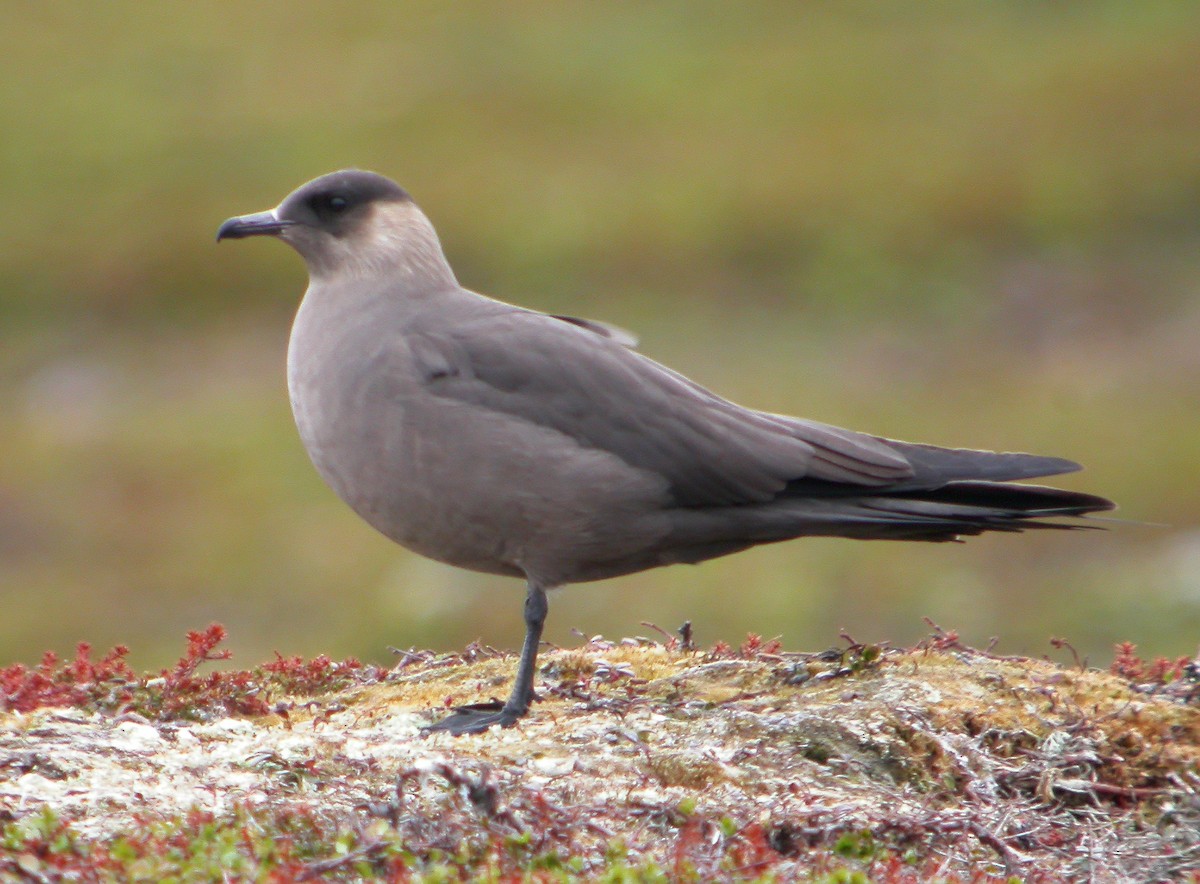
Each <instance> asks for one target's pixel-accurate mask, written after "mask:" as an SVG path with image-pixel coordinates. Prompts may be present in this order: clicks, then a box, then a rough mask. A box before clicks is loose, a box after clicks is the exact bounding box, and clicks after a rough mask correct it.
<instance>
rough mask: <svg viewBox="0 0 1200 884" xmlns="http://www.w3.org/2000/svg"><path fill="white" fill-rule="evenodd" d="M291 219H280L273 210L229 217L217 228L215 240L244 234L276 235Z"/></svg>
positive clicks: (239, 237)
mask: <svg viewBox="0 0 1200 884" xmlns="http://www.w3.org/2000/svg"><path fill="white" fill-rule="evenodd" d="M294 223H295V222H293V221H281V220H280V219H279V218H277V217H276V216H275V213H274V212H255V213H254V214H253V215H239V216H238V217H236V218H230V219H229V220H228V221H226V222H225V223H224V224H222V225H221V226H220V227H219V228H217V242H220V241H221V240H223V239H242V238H243V237H246V236H278V235H279V234H280V233H282V232H283V230H284V229H285V228H287V227H291V226H292V224H294Z"/></svg>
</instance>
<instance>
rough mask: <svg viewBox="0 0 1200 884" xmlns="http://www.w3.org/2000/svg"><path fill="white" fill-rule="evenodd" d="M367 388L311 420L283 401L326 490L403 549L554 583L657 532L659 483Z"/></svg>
mask: <svg viewBox="0 0 1200 884" xmlns="http://www.w3.org/2000/svg"><path fill="white" fill-rule="evenodd" d="M371 389H372V388H371V387H370V385H367V386H365V387H363V388H362V390H361V391H359V392H358V393H355V394H353V395H350V394H347V393H346V391H343V393H342V395H341V396H339V397H338V400H337V401H327V402H325V403H324V404H323V405H322V411H323V418H322V419H321V420H313V419H312V417H313V416H312V413H311V409H310V408H306V407H296V397H295V396H293V405H294V410H295V415H296V422H297V426H298V428H299V430H300V435H301V438H302V439H303V441H304V444H305V447H306V448H307V450H308V453H309V456H310V457H311V458H312V461H313V463H314V464H315V466H316V467H317V470H318V471H319V472H320V474H321V475H322V477H323V478H324V479H325V481H326V482H327V483H328V484H329V485H330V487H332V488H333V490H334V491H335V492H337V494H338V495H339V496H340V497H341V498H342V499H343V500H344V501H345V502H346V503H347V504H349V505H350V506H351V507H352V508H353V509H354V510H355V511H356V512H357V513H358V514H359V515H360V516H361V517H362V518H363V519H365V520H366V521H367V522H368V523H370V524H371V525H372V526H373V527H374V528H376V529H377V530H378V531H380V532H381V533H383V534H384V535H386V536H387V537H389V538H391V539H392V540H394V541H396V542H397V543H399V544H401V545H402V546H405V547H406V548H408V549H411V550H413V551H414V552H417V553H420V554H422V555H424V556H427V557H429V558H432V559H436V560H438V561H442V562H446V563H448V564H452V565H457V566H460V567H464V568H469V569H472V570H476V571H484V572H489V573H497V574H509V575H514V576H520V575H524V576H529V577H533V576H536V577H537V578H538V579H541V580H543V581H544V582H547V583H565V582H571V581H574V580H585V579H592V578H590V577H589V576H587V575H588V574H589V573H590V572H591V570H594V569H595V568H596V567H597V563H599V562H612V561H614V560H622V559H624V558H628V557H630V556H636V555H637V554H638V551H639V550H641V549H644V548H646V547H647V546H649V545H651V544H652V543H653V542H654V541H656V540H657V539H659V537H661V536H662V534H664V533H665V531H666V530H667V526H666V524H665V519H662V518H661V517H659V518H656V516H657V514H658V511H659V508H660V504H661V502H662V500H663V499H664V498H665V490H664V489H663V488H662V487H661V481H660V480H658V479H657V478H654V477H650V476H648V475H647V474H645V473H644V472H643V471H641V470H636V469H633V468H631V467H629V466H628V465H627V464H625V463H624V462H622V461H620V460H619V459H618V458H616V457H615V456H613V455H611V454H608V453H606V452H601V451H597V450H591V449H585V448H581V447H580V446H579V445H578V444H577V443H575V442H574V441H573V440H570V439H567V438H566V437H564V436H562V435H561V434H559V433H557V432H555V431H553V430H549V429H547V428H543V427H538V426H535V425H533V424H529V423H526V422H523V421H520V420H518V419H516V418H512V417H510V416H507V415H504V414H499V413H495V412H490V411H487V410H485V409H480V408H478V407H476V406H471V405H466V404H463V403H458V402H454V401H453V400H446V399H442V398H441V397H438V396H435V395H432V394H430V393H428V392H423V391H405V392H400V393H398V392H397V391H390V393H389V395H387V396H375V395H373V394H372V392H371ZM312 399H313V397H311V396H308V397H304V400H302V401H303V402H304V403H305V404H306V405H311V404H312ZM331 415H335V417H333V419H331V417H330V416H331Z"/></svg>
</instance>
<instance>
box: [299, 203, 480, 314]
mask: <svg viewBox="0 0 1200 884" xmlns="http://www.w3.org/2000/svg"><path fill="white" fill-rule="evenodd" d="M375 212H376V213H378V214H381V215H383V216H384V217H382V218H378V219H377V220H376V222H375V223H372V224H370V225H368V227H367V229H369V230H370V231H371V235H370V236H369V237H367V238H362V237H356V238H354V240H353V241H352V242H349V241H348V242H346V243H345V247H344V248H335V249H334V250H332V251H328V253H326V254H322V255H320V256H317V257H315V258H313V257H310V258H308V259H307V263H308V273H309V276H310V277H311V278H312V280H313V281H314V282H318V281H320V282H334V281H338V282H341V281H344V280H350V279H362V278H368V277H386V278H388V279H390V280H392V281H395V282H399V283H401V284H403V285H404V286H405V288H406V289H409V290H411V291H414V292H433V291H440V290H443V289H445V288H446V287H448V286H451V287H453V286H457V284H458V282H457V280H456V279H455V277H454V271H453V270H451V269H450V264H449V262H447V261H446V256H445V254H444V253H443V252H442V244H441V243H440V242H439V241H438V236H437V232H436V231H435V230H434V229H433V225H432V224H430V223H429V219H428V218H426V217H425V214H424V213H423V212H422V211H421V210H420V209H419V208H417V207H416V206H415V205H414V204H412V203H411V202H397V203H388V204H384V205H380V206H377V207H376V208H375Z"/></svg>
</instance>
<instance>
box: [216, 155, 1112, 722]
mask: <svg viewBox="0 0 1200 884" xmlns="http://www.w3.org/2000/svg"><path fill="white" fill-rule="evenodd" d="M259 234H266V235H274V236H278V237H279V238H280V239H283V240H284V241H286V242H287V243H289V244H290V245H292V246H293V247H294V248H295V249H296V250H297V251H298V252H299V253H300V254H301V256H302V257H303V258H304V259H305V262H306V263H307V265H308V270H309V275H310V284H309V288H308V291H307V293H306V294H305V296H304V300H303V302H302V303H301V305H300V309H299V311H298V313H297V315H296V321H295V324H294V326H293V328H292V337H291V342H290V346H289V349H288V387H289V390H290V394H291V400H292V409H293V412H294V413H295V417H296V423H297V426H298V428H299V430H300V435H301V438H302V439H303V441H304V445H305V447H306V448H307V450H308V452H309V454H310V456H311V457H312V460H313V463H314V464H315V465H316V467H317V470H318V471H319V472H320V473H321V475H322V477H323V478H324V479H325V481H326V482H327V483H328V484H329V485H330V486H331V487H332V488H333V489H334V491H336V492H337V494H338V495H339V496H340V497H341V498H342V499H343V500H344V501H346V503H348V504H349V505H350V506H351V507H353V509H354V510H355V511H356V512H357V513H358V514H359V515H360V516H362V517H363V518H364V519H365V520H366V521H367V522H368V523H370V524H371V525H373V526H374V527H375V528H376V529H378V530H379V531H381V532H382V533H383V534H385V535H387V536H388V537H390V538H391V539H393V540H395V541H396V542H397V543H400V544H401V545H403V546H405V547H407V548H409V549H412V550H414V551H416V552H418V553H421V554H422V555H425V556H428V557H430V558H433V559H437V560H439V561H443V562H446V563H448V564H451V565H458V566H460V567H464V568H470V569H473V570H477V571H485V572H490V573H495V574H507V575H512V576H517V577H523V578H525V580H526V581H527V582H528V586H529V594H528V597H527V601H526V621H527V624H528V627H529V631H528V635H527V638H526V643H525V645H526V646H525V650H524V652H523V654H522V660H521V664H520V667H519V673H518V679H517V685H516V686H515V687H514V690H513V695H512V696H511V697H510V698H509V701H508V703H506V704H505V705H504V706H503V707H493V706H492V705H490V704H483V705H482V706H474V707H466V708H465V709H464V710H463V711H460V712H458V713H457V714H456V715H453V716H451V718H449V719H447V720H446V721H445V722H443V723H442V724H440V725H438V726H435V728H434V729H444V730H449V731H451V732H454V733H463V732H473V731H478V730H482V729H485V728H486V727H488V726H490V725H491V724H496V723H499V724H505V725H507V724H511V723H512V722H513V721H514V720H516V718H518V717H519V716H520V715H522V714H524V713H525V711H526V710H527V707H528V705H529V701H530V699H531V696H532V670H533V662H534V656H535V655H536V651H537V643H538V640H539V638H540V633H541V624H542V620H544V617H545V595H544V593H545V590H547V589H550V588H553V587H557V586H561V585H564V584H568V583H577V582H581V581H588V580H597V579H600V578H604V577H612V576H616V575H620V574H628V573H632V572H635V571H641V570H644V569H646V568H652V567H655V566H658V565H666V564H672V563H678V562H699V561H703V560H705V559H709V558H713V557H715V556H720V555H725V554H727V553H731V552H735V551H737V550H741V549H745V548H747V547H750V546H754V545H757V544H760V543H772V542H776V541H781V540H787V539H791V538H795V537H801V536H809V535H824V536H839V537H853V538H860V539H902V540H929V541H945V540H954V539H956V538H958V537H960V536H962V535H970V534H979V533H981V532H984V531H997V530H998V531H1019V530H1022V529H1024V528H1049V527H1071V524H1072V523H1062V522H1051V521H1046V520H1047V519H1051V518H1054V517H1059V516H1082V515H1084V514H1086V513H1089V512H1095V511H1100V510H1107V509H1111V508H1112V503H1111V502H1109V501H1108V500H1105V499H1104V498H1101V497H1095V496H1092V495H1087V494H1081V493H1078V492H1072V491H1063V490H1059V489H1054V488H1046V487H1041V486H1032V485H1014V484H1010V483H1011V482H1012V481H1013V480H1018V479H1027V478H1033V477H1039V476H1049V475H1054V474H1058V473H1065V472H1070V471H1073V470H1077V469H1079V466H1078V464H1075V463H1073V462H1071V461H1068V460H1063V459H1061V458H1054V457H1040V456H1035V455H1029V454H1002V453H996V452H990V451H972V450H965V449H946V448H938V447H934V446H930V445H917V444H913V443H908V442H899V441H896V440H891V439H884V438H880V437H877V436H871V435H866V434H863V433H857V432H853V431H851V430H844V429H841V428H838V427H834V426H829V425H826V424H821V423H817V422H815V421H809V420H804V419H801V418H794V417H786V416H783V415H777V414H769V413H766V412H761V411H754V410H751V409H747V408H743V407H741V406H739V405H736V404H734V403H732V402H730V401H728V400H726V399H723V398H721V397H719V396H717V395H715V394H713V393H711V392H709V391H708V390H706V389H705V388H703V387H701V386H699V385H698V384H696V383H694V382H692V381H690V380H688V379H687V378H685V377H683V376H682V375H680V374H678V373H677V372H674V371H672V370H670V369H668V368H666V367H664V366H662V365H659V364H658V363H657V362H654V361H653V360H651V359H648V358H646V357H645V356H643V355H641V354H639V353H637V352H636V351H635V350H633V349H632V348H631V346H629V345H630V341H629V340H628V338H627V337H626V336H624V335H623V334H621V333H619V332H617V331H615V330H613V329H611V328H610V327H608V326H605V325H603V324H601V323H596V322H592V321H589V320H582V319H574V318H571V317H562V316H552V315H548V314H544V313H538V312H536V311H532V310H526V309H523V308H521V307H516V306H513V305H511V304H506V303H503V302H500V301H496V300H493V299H491V298H487V297H484V296H483V295H479V294H476V293H474V292H471V291H468V290H466V289H464V288H462V287H461V286H460V285H459V284H458V282H457V281H456V280H455V277H454V274H453V272H452V271H451V269H450V266H449V264H448V263H447V262H446V259H445V256H444V255H443V253H442V249H441V246H440V244H439V242H438V238H437V235H436V233H435V232H434V230H433V227H432V226H431V225H430V223H429V221H428V220H427V219H426V217H425V215H424V214H423V213H422V212H421V210H420V209H419V208H417V206H416V204H415V203H414V202H413V201H412V199H411V198H410V197H409V195H408V194H407V193H406V192H405V191H404V190H403V189H401V188H400V187H399V186H398V185H396V184H395V183H393V182H391V181H389V180H388V179H386V178H384V177H382V176H379V175H376V174H374V173H371V172H363V171H357V170H349V171H343V172H335V173H333V174H330V175H326V176H323V177H321V178H317V179H316V180H314V181H310V182H309V183H308V184H305V185H304V186H303V187H301V188H299V189H298V190H296V191H295V192H294V193H292V194H291V195H289V196H288V197H287V198H286V199H285V200H284V201H283V202H282V203H281V204H280V205H279V207H277V208H276V209H274V210H272V211H270V212H263V213H259V214H256V215H248V216H242V217H239V218H231V219H230V220H229V221H226V222H225V223H224V224H223V225H222V226H221V229H220V231H219V232H218V236H217V238H218V239H222V238H237V237H243V236H251V235H259ZM531 647H532V649H531Z"/></svg>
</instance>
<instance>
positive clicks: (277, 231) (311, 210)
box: [217, 169, 454, 281]
mask: <svg viewBox="0 0 1200 884" xmlns="http://www.w3.org/2000/svg"><path fill="white" fill-rule="evenodd" d="M247 236H275V237H278V238H279V239H282V240H283V241H284V242H286V243H287V244H288V245H290V246H291V247H292V248H294V249H295V250H296V251H297V252H299V253H300V256H301V257H302V258H304V261H305V263H306V264H307V265H308V271H309V275H310V276H312V277H314V278H330V277H337V276H343V275H354V276H363V275H368V274H371V273H394V272H400V273H410V274H416V273H422V274H433V275H434V276H437V277H443V278H448V279H449V280H450V281H453V279H454V277H453V273H452V272H451V271H450V267H449V265H448V264H447V263H446V259H445V256H444V255H443V254H442V248H441V245H440V243H439V242H438V239H437V234H436V233H435V232H434V230H433V226H432V225H431V224H430V223H429V220H428V219H427V218H426V217H425V215H424V213H422V212H421V210H420V209H419V208H418V207H417V205H416V203H414V202H413V200H412V197H410V196H409V195H408V192H407V191H405V190H404V188H402V187H401V186H400V185H398V184H396V182H394V181H392V180H391V179H389V178H385V177H384V176H383V175H379V174H376V173H375V172H365V171H362V170H360V169H346V170H343V171H341V172H331V173H330V174H328V175H322V176H321V177H320V178H314V179H313V180H312V181H309V182H308V183H307V184H304V185H302V186H301V187H299V188H297V189H296V190H294V191H292V193H290V194H288V196H287V197H286V198H285V199H284V200H283V202H281V203H280V204H279V205H278V206H276V207H275V208H274V209H271V210H269V211H266V212H256V213H254V214H252V215H239V216H238V217H236V218H230V219H229V220H228V221H226V222H225V223H223V224H222V225H221V226H220V228H219V229H218V230H217V241H218V242H220V241H221V240H223V239H242V238H243V237H247Z"/></svg>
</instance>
